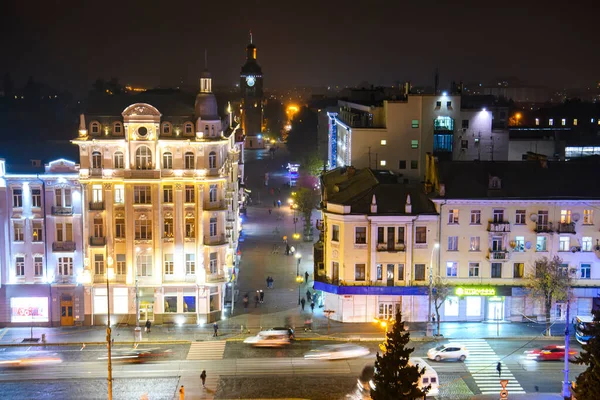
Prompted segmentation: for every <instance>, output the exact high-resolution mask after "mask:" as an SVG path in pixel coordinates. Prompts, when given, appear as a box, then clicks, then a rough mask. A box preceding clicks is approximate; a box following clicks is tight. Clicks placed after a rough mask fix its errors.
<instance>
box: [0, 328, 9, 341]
mask: <svg viewBox="0 0 600 400" xmlns="http://www.w3.org/2000/svg"><path fill="white" fill-rule="evenodd" d="M6 332H8V328H3V329H2V333H0V340H2V338H3V337H4V335H6Z"/></svg>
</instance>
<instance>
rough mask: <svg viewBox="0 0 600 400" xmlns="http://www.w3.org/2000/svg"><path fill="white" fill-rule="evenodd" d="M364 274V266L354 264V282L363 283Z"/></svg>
mask: <svg viewBox="0 0 600 400" xmlns="http://www.w3.org/2000/svg"><path fill="white" fill-rule="evenodd" d="M365 273H366V268H365V264H356V265H355V266H354V280H355V281H364V280H365V277H366V275H365Z"/></svg>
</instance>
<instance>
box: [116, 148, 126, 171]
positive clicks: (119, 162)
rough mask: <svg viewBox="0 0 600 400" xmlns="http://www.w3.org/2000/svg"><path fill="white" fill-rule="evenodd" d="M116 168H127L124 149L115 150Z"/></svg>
mask: <svg viewBox="0 0 600 400" xmlns="http://www.w3.org/2000/svg"><path fill="white" fill-rule="evenodd" d="M114 168H115V169H123V168H125V157H124V156H123V152H122V151H117V152H115V155H114Z"/></svg>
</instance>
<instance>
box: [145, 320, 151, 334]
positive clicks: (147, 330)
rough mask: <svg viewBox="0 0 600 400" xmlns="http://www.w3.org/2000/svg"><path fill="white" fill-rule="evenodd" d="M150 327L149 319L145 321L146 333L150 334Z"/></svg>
mask: <svg viewBox="0 0 600 400" xmlns="http://www.w3.org/2000/svg"><path fill="white" fill-rule="evenodd" d="M151 327H152V322H150V320H149V319H147V320H146V332H148V333H150V328H151Z"/></svg>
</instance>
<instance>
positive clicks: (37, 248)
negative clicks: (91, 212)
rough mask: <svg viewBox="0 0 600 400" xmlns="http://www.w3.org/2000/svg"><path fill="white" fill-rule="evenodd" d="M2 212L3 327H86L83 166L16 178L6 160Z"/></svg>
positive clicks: (56, 165)
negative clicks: (82, 277) (82, 194)
mask: <svg viewBox="0 0 600 400" xmlns="http://www.w3.org/2000/svg"><path fill="white" fill-rule="evenodd" d="M0 210H2V221H3V224H2V229H0V242H1V243H2V245H1V246H0V267H1V282H2V286H1V287H0V303H2V304H1V306H0V309H1V310H2V312H0V322H1V323H2V324H6V325H13V326H18V325H26V326H31V325H44V326H58V325H61V326H69V325H77V324H82V323H83V321H84V291H83V287H82V286H81V285H78V280H79V278H80V277H81V276H82V272H83V247H82V243H83V241H82V212H83V211H82V203H81V186H80V184H79V165H77V164H75V163H74V162H72V161H68V160H64V159H59V160H56V161H52V162H50V163H49V164H48V165H46V166H45V168H44V170H43V171H39V173H31V172H29V173H13V172H10V171H6V167H5V163H4V160H1V159H0Z"/></svg>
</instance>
